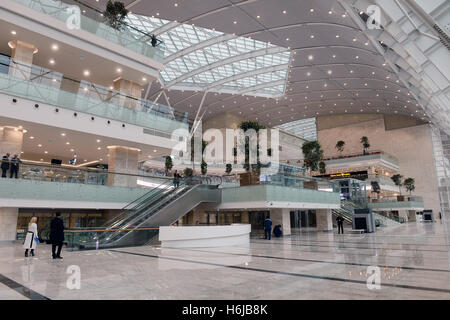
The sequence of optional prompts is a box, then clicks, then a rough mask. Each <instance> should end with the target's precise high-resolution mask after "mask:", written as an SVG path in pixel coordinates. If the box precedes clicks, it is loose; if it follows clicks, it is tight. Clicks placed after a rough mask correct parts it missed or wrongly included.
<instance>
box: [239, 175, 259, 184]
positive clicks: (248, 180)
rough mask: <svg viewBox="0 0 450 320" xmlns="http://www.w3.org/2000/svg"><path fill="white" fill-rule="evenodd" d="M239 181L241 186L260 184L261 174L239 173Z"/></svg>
mask: <svg viewBox="0 0 450 320" xmlns="http://www.w3.org/2000/svg"><path fill="white" fill-rule="evenodd" d="M239 183H240V186H241V187H243V186H250V185H258V184H259V174H256V173H248V172H245V173H240V174H239Z"/></svg>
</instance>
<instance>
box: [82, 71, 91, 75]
mask: <svg viewBox="0 0 450 320" xmlns="http://www.w3.org/2000/svg"><path fill="white" fill-rule="evenodd" d="M83 74H84V76H85V77H89V75H90V74H91V72H90V71H89V70H84V71H83Z"/></svg>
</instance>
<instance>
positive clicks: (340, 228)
mask: <svg viewBox="0 0 450 320" xmlns="http://www.w3.org/2000/svg"><path fill="white" fill-rule="evenodd" d="M336 222H337V225H338V234H340V233H341V231H342V233H344V218H342V216H339V217H337V218H336Z"/></svg>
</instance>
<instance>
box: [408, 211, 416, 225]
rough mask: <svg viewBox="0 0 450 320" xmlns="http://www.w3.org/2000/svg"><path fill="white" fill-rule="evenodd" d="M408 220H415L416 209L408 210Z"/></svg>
mask: <svg viewBox="0 0 450 320" xmlns="http://www.w3.org/2000/svg"><path fill="white" fill-rule="evenodd" d="M408 221H411V222H416V210H408Z"/></svg>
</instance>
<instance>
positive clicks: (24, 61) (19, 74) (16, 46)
mask: <svg viewBox="0 0 450 320" xmlns="http://www.w3.org/2000/svg"><path fill="white" fill-rule="evenodd" d="M8 46H9V47H10V48H11V59H12V61H11V65H10V67H9V75H10V76H12V77H15V78H20V79H30V76H31V65H32V64H33V55H34V54H36V53H37V52H38V49H37V47H36V46H35V45H33V44H30V43H26V42H23V41H19V40H13V41H10V42H8Z"/></svg>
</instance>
